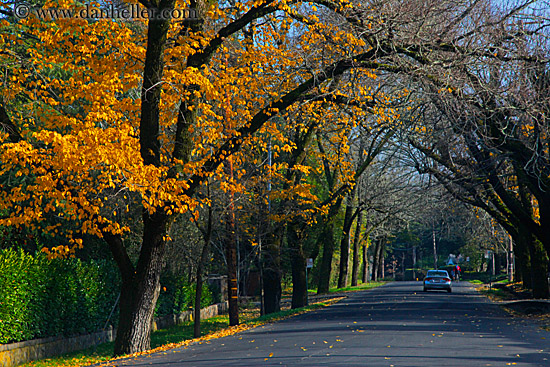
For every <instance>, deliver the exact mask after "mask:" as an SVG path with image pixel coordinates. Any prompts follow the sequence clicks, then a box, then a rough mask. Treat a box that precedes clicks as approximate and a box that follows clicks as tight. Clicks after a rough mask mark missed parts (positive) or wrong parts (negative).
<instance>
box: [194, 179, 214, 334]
mask: <svg viewBox="0 0 550 367" xmlns="http://www.w3.org/2000/svg"><path fill="white" fill-rule="evenodd" d="M207 189H208V197H210V186H209V185H208V186H207ZM201 232H203V237H204V245H203V247H202V252H201V257H200V260H199V265H198V266H197V277H196V278H197V285H196V286H195V309H194V310H193V311H194V312H193V313H194V316H195V318H194V320H193V336H194V337H195V338H198V337H200V336H201V300H202V286H203V279H202V273H203V268H204V265H205V264H206V262H207V261H208V253H209V249H210V236H211V235H212V206H209V207H208V221H207V224H206V230H203V231H201Z"/></svg>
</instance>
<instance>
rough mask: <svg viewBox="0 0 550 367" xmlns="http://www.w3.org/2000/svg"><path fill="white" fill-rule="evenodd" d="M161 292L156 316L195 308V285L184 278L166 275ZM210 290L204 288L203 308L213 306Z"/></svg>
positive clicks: (162, 279) (162, 280)
mask: <svg viewBox="0 0 550 367" xmlns="http://www.w3.org/2000/svg"><path fill="white" fill-rule="evenodd" d="M160 284H161V291H160V295H159V298H158V301H157V306H156V308H155V315H156V316H165V315H172V314H176V315H177V314H179V313H182V312H184V311H189V310H192V309H193V308H194V307H195V289H196V288H195V284H194V283H193V284H190V283H189V282H187V281H186V280H185V279H184V278H183V277H178V276H174V275H172V274H165V275H164V276H163V277H161V280H160ZM212 302H213V297H212V292H211V290H210V288H209V287H208V286H207V285H206V284H204V285H203V287H202V297H201V308H204V307H208V306H210V305H211V304H212Z"/></svg>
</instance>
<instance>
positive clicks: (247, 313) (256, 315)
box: [23, 298, 341, 367]
mask: <svg viewBox="0 0 550 367" xmlns="http://www.w3.org/2000/svg"><path fill="white" fill-rule="evenodd" d="M340 299H341V298H335V299H332V300H326V301H323V302H319V303H315V304H311V305H309V306H306V307H302V308H298V309H287V310H282V311H280V312H276V313H273V314H269V315H264V316H260V311H259V310H258V309H244V310H241V311H240V313H239V321H240V322H241V325H239V326H236V327H229V316H227V315H221V316H216V317H213V318H211V319H207V320H202V321H201V332H202V335H204V336H203V337H202V338H200V339H201V340H207V339H214V338H219V337H223V336H227V335H231V334H234V333H237V332H240V331H243V330H247V329H251V328H253V327H256V326H259V325H262V324H266V323H268V322H273V321H278V320H282V319H286V318H289V317H292V316H295V315H299V314H302V313H305V312H309V311H312V310H316V309H319V308H323V307H326V306H328V305H330V304H332V303H335V302H337V301H338V300H340ZM194 340H195V339H193V323H192V322H187V323H185V324H183V325H178V326H174V327H171V328H169V329H164V330H158V331H156V332H154V333H153V334H152V335H151V348H152V349H154V350H157V351H158V350H166V349H170V348H174V347H177V346H180V345H184V344H189V343H191V342H193V341H194ZM113 352H114V343H104V344H101V345H98V346H97V347H94V348H89V349H85V350H82V351H78V352H73V353H69V354H66V355H63V356H59V357H55V358H48V359H43V360H40V361H34V362H30V363H27V364H25V365H23V367H59V366H63V367H69V366H71V367H73V366H74V367H77V366H87V365H91V364H95V363H100V362H106V361H109V360H111V359H112V355H113Z"/></svg>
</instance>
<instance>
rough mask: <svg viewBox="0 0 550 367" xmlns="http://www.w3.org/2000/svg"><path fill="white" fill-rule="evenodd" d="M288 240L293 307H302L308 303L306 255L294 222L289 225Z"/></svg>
mask: <svg viewBox="0 0 550 367" xmlns="http://www.w3.org/2000/svg"><path fill="white" fill-rule="evenodd" d="M287 242H288V247H289V248H290V265H291V267H292V308H300V307H304V306H306V305H307V279H306V257H305V255H304V251H303V248H302V242H301V238H300V236H299V234H298V232H297V231H296V227H295V225H294V223H290V224H289V225H288V226H287Z"/></svg>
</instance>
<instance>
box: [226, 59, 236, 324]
mask: <svg viewBox="0 0 550 367" xmlns="http://www.w3.org/2000/svg"><path fill="white" fill-rule="evenodd" d="M227 64H228V62H227V57H226V58H225V66H226V67H227ZM225 120H226V122H227V126H228V127H229V130H230V131H231V129H232V126H231V120H230V119H229V113H228V106H226V110H225ZM227 163H229V167H228V168H229V178H230V180H231V190H230V198H229V215H228V220H227V228H226V231H227V232H228V235H227V240H226V248H225V250H226V257H227V288H228V291H229V300H228V303H229V325H230V326H235V325H239V288H238V287H239V286H238V281H237V233H236V228H235V193H234V192H233V156H231V155H230V156H229V157H227Z"/></svg>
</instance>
